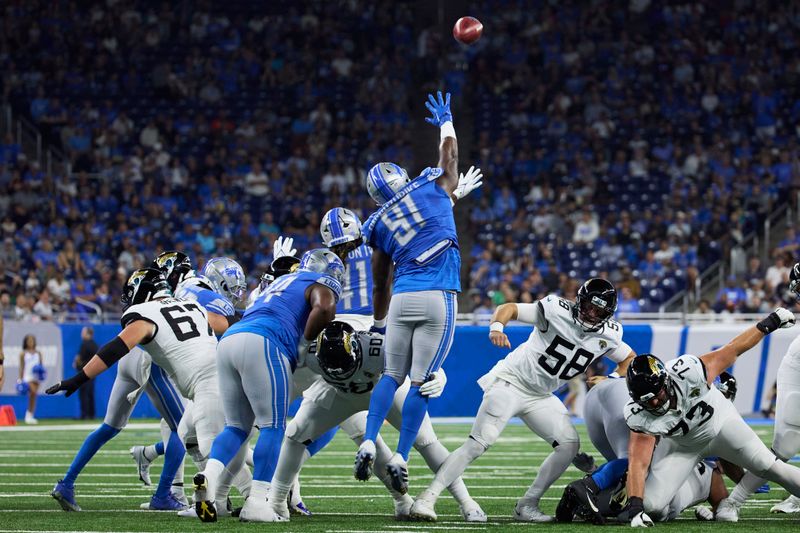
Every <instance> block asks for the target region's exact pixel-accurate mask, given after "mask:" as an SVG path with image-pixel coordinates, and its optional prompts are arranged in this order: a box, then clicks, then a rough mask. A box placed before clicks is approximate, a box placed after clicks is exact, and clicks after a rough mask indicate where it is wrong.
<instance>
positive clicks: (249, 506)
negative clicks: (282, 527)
mask: <svg viewBox="0 0 800 533" xmlns="http://www.w3.org/2000/svg"><path fill="white" fill-rule="evenodd" d="M239 521H240V522H288V521H289V519H288V518H284V517H282V516H280V515H278V514H276V513H275V511H273V510H272V507H270V506H269V504H268V503H267V502H266V500H264V501H259V502H256V501H255V500H254V499H253V498H248V499H247V500H246V501H245V502H244V507H242V512H241V513H239Z"/></svg>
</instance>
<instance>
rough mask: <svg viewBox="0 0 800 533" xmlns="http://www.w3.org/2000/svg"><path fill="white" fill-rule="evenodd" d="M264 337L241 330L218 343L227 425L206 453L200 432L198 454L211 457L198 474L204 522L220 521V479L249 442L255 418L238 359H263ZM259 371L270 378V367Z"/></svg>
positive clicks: (197, 498) (198, 504) (198, 497)
mask: <svg viewBox="0 0 800 533" xmlns="http://www.w3.org/2000/svg"><path fill="white" fill-rule="evenodd" d="M262 340H263V337H260V336H258V335H254V334H252V333H239V334H236V335H232V336H230V337H225V338H224V339H222V340H221V341H220V343H219V345H218V346H217V379H218V382H219V395H220V396H219V397H220V399H221V403H222V408H223V411H224V414H225V429H224V430H223V431H222V432H221V433H220V434H219V435H217V436H216V437H215V438H214V441H213V444H212V445H211V451H210V452H208V451H206V452H205V453H204V451H203V447H202V446H199V435H198V450H197V454H196V455H197V457H199V458H201V459H205V458H206V457H207V461H206V466H205V468H204V469H203V471H202V472H199V473H198V474H196V475H195V477H194V485H195V497H194V499H195V511H196V512H197V516H198V517H199V518H200V520H202V521H204V522H214V521H216V519H217V509H216V507H215V506H214V498H215V497H216V494H217V485H218V483H219V479H220V477H221V476H222V474H223V472H225V467H226V465H227V464H228V463H230V462H231V461H232V460H233V459H234V457H236V455H237V454H238V453H239V450H240V449H241V448H243V446H242V445H243V444H244V443H245V442H246V440H247V437H248V436H249V434H250V428H252V427H253V422H254V421H255V414H254V412H253V408H252V406H251V404H250V401H249V400H248V398H247V395H246V394H245V391H244V387H243V384H242V381H243V379H244V376H243V375H242V374H240V370H239V368H238V363H239V362H240V360H241V359H242V358H243V356H244V355H245V354H247V355H250V356H251V357H252V358H253V359H257V360H260V361H263V357H264V349H263V343H262V342H261V341H262ZM248 350H250V352H248ZM262 364H263V363H262ZM258 375H259V376H261V377H263V378H264V379H266V371H262V372H261V373H259V374H258ZM267 382H268V381H267ZM195 399H197V397H195ZM200 416H202V415H201V414H200V413H199V412H196V417H200Z"/></svg>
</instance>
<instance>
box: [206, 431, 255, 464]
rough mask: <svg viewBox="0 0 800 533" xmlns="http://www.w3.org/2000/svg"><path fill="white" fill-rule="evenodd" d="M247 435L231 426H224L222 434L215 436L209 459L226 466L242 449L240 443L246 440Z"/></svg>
mask: <svg viewBox="0 0 800 533" xmlns="http://www.w3.org/2000/svg"><path fill="white" fill-rule="evenodd" d="M247 435H248V433H247V432H246V431H243V430H241V429H239V428H236V427H233V426H225V429H223V430H222V433H220V434H219V435H217V437H216V438H215V439H214V443H213V444H212V445H211V453H209V456H208V457H209V458H210V459H216V460H217V461H219V462H220V463H222V464H223V465H227V464H228V463H230V462H231V459H233V458H234V456H235V455H236V452H238V451H239V448H241V447H242V443H244V441H245V440H247Z"/></svg>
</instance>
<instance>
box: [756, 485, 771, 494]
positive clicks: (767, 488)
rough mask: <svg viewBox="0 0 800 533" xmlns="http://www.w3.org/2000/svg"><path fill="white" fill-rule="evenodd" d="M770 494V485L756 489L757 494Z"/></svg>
mask: <svg viewBox="0 0 800 533" xmlns="http://www.w3.org/2000/svg"><path fill="white" fill-rule="evenodd" d="M768 492H769V483H764V484H763V485H761V486H760V487H758V488H757V489H756V494H766V493H768Z"/></svg>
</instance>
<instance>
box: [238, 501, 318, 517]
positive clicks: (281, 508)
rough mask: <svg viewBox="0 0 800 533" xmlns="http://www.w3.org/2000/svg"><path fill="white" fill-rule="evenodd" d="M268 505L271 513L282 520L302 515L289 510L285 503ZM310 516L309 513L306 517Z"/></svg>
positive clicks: (270, 503)
mask: <svg viewBox="0 0 800 533" xmlns="http://www.w3.org/2000/svg"><path fill="white" fill-rule="evenodd" d="M268 503H269V506H270V508H271V509H272V511H273V512H274V513H275V514H276V515H278V517H280V518H283V519H284V520H289V517H290V515H292V514H302V513H294V512H292V511H291V510H290V508H289V505H288V504H287V503H286V502H268ZM239 514H241V511H239ZM310 515H311V513H310V512H309V513H308V515H307V516H310ZM237 516H238V515H237Z"/></svg>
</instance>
